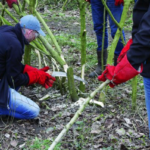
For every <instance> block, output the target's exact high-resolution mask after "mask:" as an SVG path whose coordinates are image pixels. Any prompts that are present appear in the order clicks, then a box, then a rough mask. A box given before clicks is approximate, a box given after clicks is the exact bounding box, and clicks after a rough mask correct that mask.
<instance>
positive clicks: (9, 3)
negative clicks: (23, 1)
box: [6, 0, 18, 8]
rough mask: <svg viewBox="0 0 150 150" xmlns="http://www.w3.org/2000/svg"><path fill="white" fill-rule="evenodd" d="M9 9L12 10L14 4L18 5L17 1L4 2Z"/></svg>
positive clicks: (7, 0) (8, 0)
mask: <svg viewBox="0 0 150 150" xmlns="http://www.w3.org/2000/svg"><path fill="white" fill-rule="evenodd" d="M6 2H7V4H8V6H9V8H12V5H13V4H14V3H15V4H17V5H18V1H17V0H6Z"/></svg>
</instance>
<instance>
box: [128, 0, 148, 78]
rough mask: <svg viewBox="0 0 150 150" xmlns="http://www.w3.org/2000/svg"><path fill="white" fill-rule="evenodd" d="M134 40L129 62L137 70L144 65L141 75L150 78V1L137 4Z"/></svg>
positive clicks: (141, 0) (134, 12)
mask: <svg viewBox="0 0 150 150" xmlns="http://www.w3.org/2000/svg"><path fill="white" fill-rule="evenodd" d="M132 39H133V44H132V45H131V47H130V50H129V51H128V53H127V57H128V60H129V62H130V63H131V64H132V66H133V67H134V68H135V69H138V67H139V66H140V65H141V64H143V67H144V69H143V72H142V73H141V75H142V76H144V77H147V78H150V0H138V1H137V3H136V4H135V7H134V10H133V29H132Z"/></svg>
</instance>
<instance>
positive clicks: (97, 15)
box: [91, 0, 125, 55]
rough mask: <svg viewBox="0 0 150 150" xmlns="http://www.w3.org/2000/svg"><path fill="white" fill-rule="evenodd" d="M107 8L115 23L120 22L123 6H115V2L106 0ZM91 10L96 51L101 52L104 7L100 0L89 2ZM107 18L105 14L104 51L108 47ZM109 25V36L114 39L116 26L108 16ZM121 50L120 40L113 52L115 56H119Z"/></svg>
mask: <svg viewBox="0 0 150 150" xmlns="http://www.w3.org/2000/svg"><path fill="white" fill-rule="evenodd" d="M107 6H108V8H109V9H110V11H111V13H112V14H113V16H114V18H115V19H116V21H117V22H120V18H121V15H122V10H123V6H122V5H120V6H115V0H107ZM91 8H92V18H93V23H94V31H95V33H96V37H97V45H98V48H97V50H98V51H101V50H102V35H103V13H104V6H103V4H102V2H101V0H91ZM107 16H109V15H108V13H107V12H106V18H105V20H106V24H105V26H106V29H105V42H104V49H107V47H108V31H107ZM109 24H110V28H111V36H112V38H114V36H115V33H116V31H117V26H116V25H115V23H114V22H113V21H112V19H111V17H110V16H109ZM123 36H124V39H125V34H124V31H123ZM122 48H123V44H122V41H121V39H119V42H118V44H117V47H116V50H115V55H119V54H120V52H121V50H122Z"/></svg>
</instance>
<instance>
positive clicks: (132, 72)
mask: <svg viewBox="0 0 150 150" xmlns="http://www.w3.org/2000/svg"><path fill="white" fill-rule="evenodd" d="M142 71H143V65H141V67H140V71H137V70H136V69H135V68H133V67H132V65H131V64H130V62H129V61H128V58H127V55H125V56H124V57H123V58H122V60H121V62H120V63H119V64H117V66H110V65H108V66H107V67H106V69H105V70H104V71H103V73H102V74H101V75H100V76H98V80H100V81H106V80H107V79H108V80H110V83H109V86H110V87H112V88H113V87H114V86H116V85H118V84H120V83H123V82H126V81H128V80H130V79H131V78H133V77H134V76H136V75H138V74H139V73H141V72H142Z"/></svg>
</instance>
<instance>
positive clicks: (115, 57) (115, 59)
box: [114, 55, 118, 66]
mask: <svg viewBox="0 0 150 150" xmlns="http://www.w3.org/2000/svg"><path fill="white" fill-rule="evenodd" d="M117 59H118V55H114V66H116V65H117Z"/></svg>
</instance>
